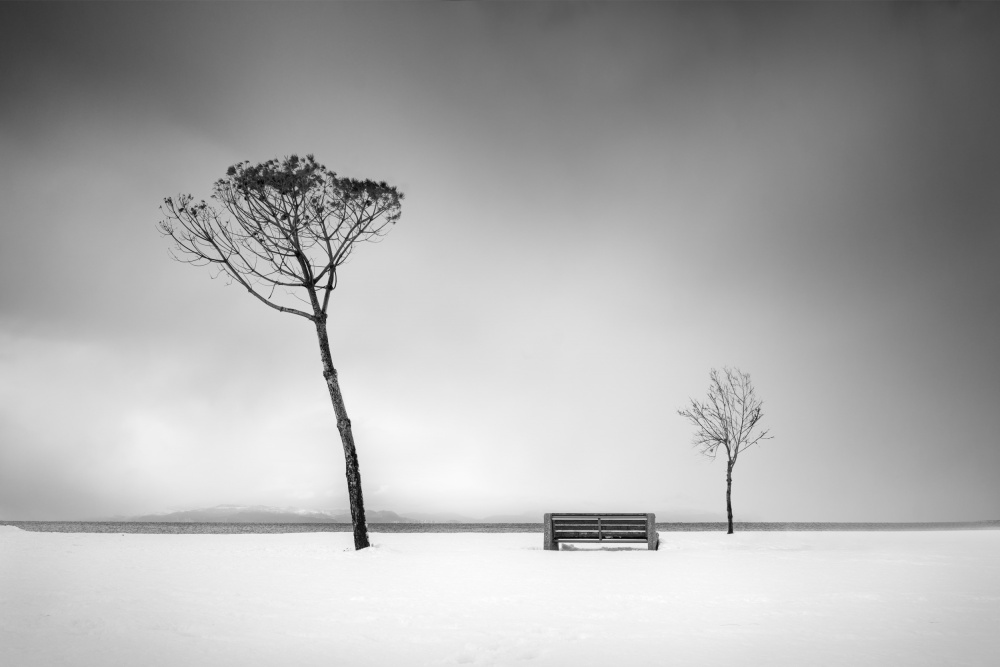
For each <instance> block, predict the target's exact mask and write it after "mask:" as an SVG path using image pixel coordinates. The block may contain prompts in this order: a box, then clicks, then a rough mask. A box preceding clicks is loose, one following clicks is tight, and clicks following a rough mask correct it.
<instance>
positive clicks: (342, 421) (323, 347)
mask: <svg viewBox="0 0 1000 667" xmlns="http://www.w3.org/2000/svg"><path fill="white" fill-rule="evenodd" d="M315 322H316V336H317V337H318V338H319V354H320V357H321V358H322V359H323V377H324V378H326V386H327V388H328V389H329V390H330V400H331V401H332V402H333V411H334V413H336V415H337V430H338V431H340V441H341V443H342V444H343V445H344V460H345V462H346V467H347V471H346V472H347V495H348V498H349V499H350V503H351V523H352V525H353V526H354V548H355V549H364V548H366V547H368V546H370V545H369V543H368V525H367V524H366V522H365V500H364V497H363V496H362V494H361V470H360V469H359V468H358V452H357V449H355V447H354V434H353V433H352V432H351V420H350V419H348V418H347V408H346V407H344V396H343V394H341V393H340V383H339V382H338V381H337V369H336V368H334V367H333V357H331V355H330V338H329V336H328V335H327V331H326V316H325V315H321V316H318V317H317V318H316V320H315Z"/></svg>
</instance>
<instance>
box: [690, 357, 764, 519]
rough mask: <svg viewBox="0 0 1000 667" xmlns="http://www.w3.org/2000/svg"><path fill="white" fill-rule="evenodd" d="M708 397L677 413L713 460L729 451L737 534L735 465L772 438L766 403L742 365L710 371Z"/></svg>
mask: <svg viewBox="0 0 1000 667" xmlns="http://www.w3.org/2000/svg"><path fill="white" fill-rule="evenodd" d="M709 380H710V382H709V386H708V400H706V401H698V400H695V399H693V398H692V399H691V404H690V405H689V406H688V407H687V408H684V409H683V410H678V411H677V414H679V415H680V416H681V417H684V418H686V419H687V420H688V421H690V422H691V423H692V424H693V425H694V427H695V434H694V440H693V444H694V446H695V448H696V449H698V451H699V452H701V453H702V454H704V455H705V456H707V457H709V458H710V459H712V460H713V461H714V460H715V457H716V455H717V454H718V453H719V452H720V451H722V452H725V454H726V515H727V516H728V518H729V530H728V531H727V534H729V535H732V534H733V468H734V467H735V466H736V460H737V458H738V457H739V455H740V454H742V453H743V452H744V451H746V450H747V449H749V448H750V447H753V446H754V445H756V444H757V443H758V442H760V441H761V440H770V439H771V437H772V436H771V435H769V433H770V430H769V429H761V428H760V420H761V419H762V418H763V417H764V411H763V409H762V405H763V403H762V402H761V400H760V399H759V398H758V397H757V392H755V391H754V388H753V384H752V383H751V382H750V375H749V374H748V373H744V372H743V371H741V370H740V369H738V368H735V369H734V368H723V369H722V373H721V374H720V373H719V372H718V371H717V370H715V369H714V368H713V369H712V370H711V372H710V373H709Z"/></svg>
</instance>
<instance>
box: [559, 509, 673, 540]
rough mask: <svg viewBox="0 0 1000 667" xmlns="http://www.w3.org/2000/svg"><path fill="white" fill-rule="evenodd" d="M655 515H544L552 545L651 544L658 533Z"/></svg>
mask: <svg viewBox="0 0 1000 667" xmlns="http://www.w3.org/2000/svg"><path fill="white" fill-rule="evenodd" d="M655 525H656V517H655V515H653V514H570V513H552V514H546V515H545V529H546V532H547V533H548V534H550V535H551V541H552V542H554V543H555V542H648V541H649V540H650V539H651V535H652V534H655V531H656V528H655Z"/></svg>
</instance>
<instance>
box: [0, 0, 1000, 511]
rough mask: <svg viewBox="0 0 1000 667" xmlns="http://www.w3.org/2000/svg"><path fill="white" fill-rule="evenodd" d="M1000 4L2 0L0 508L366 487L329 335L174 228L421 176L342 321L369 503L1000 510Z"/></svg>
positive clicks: (345, 368) (340, 342)
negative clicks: (718, 417)
mask: <svg viewBox="0 0 1000 667" xmlns="http://www.w3.org/2000/svg"><path fill="white" fill-rule="evenodd" d="M998 34H1000V5H995V4H970V5H944V4H919V5H896V4H892V5H889V4H874V5H873V4H864V5H859V4H848V5H843V4H839V3H838V4H824V5H815V4H808V5H790V4H784V3H782V4H775V5H767V4H758V3H748V4H746V5H743V4H739V5H733V4H712V5H703V4H688V3H684V4H652V3H642V4H628V3H609V4H602V5H589V4H586V5H585V4H570V3H558V4H552V5H545V4H533V5H527V4H522V3H510V4H508V3H502V4H493V5H486V6H483V5H469V4H446V5H445V4H433V5H428V4H383V3H377V4H374V5H367V4H366V5H361V4H329V5H328V4H323V5H299V4H284V3H282V4H235V3H214V4H208V5H200V4H198V5H195V4H189V3H184V4H174V3H170V4H151V3H135V4H107V5H105V4H99V5H98V4H84V3H80V4H68V5H63V4H55V3H42V4H31V5H28V4H14V3H2V4H0V91H2V92H0V156H2V157H0V201H2V202H3V206H2V207H0V518H6V519H85V518H92V517H99V516H108V515H114V514H123V515H124V514H135V513H141V512H149V511H159V510H167V509H183V508H191V507H199V506H205V505H215V504H219V503H237V504H255V503H262V504H270V505H279V506H285V505H291V506H298V507H305V508H316V509H328V508H342V507H346V505H347V499H346V485H345V482H344V473H343V454H342V450H341V447H340V443H339V439H338V436H337V432H336V425H335V422H334V417H333V412H332V408H331V407H330V404H329V398H328V396H327V394H326V391H325V387H324V385H323V379H322V376H321V370H320V364H319V354H318V350H317V348H316V343H315V334H314V332H313V331H312V329H311V325H310V324H309V323H308V322H305V321H304V320H302V319H301V318H295V317H290V316H285V315H281V314H279V313H276V312H274V311H271V310H270V309H267V308H264V307H263V306H262V305H261V304H259V303H258V302H256V301H255V300H253V299H252V298H250V297H249V296H248V295H247V294H246V293H245V292H242V291H241V290H240V289H238V288H236V287H233V286H226V285H225V284H224V282H223V281H222V280H214V281H213V280H211V279H210V275H209V273H208V271H207V270H204V269H201V270H196V269H193V268H190V267H187V266H183V265H180V264H177V263H176V262H173V261H171V260H170V258H169V256H168V254H167V247H168V244H167V242H166V241H165V240H164V239H163V238H161V237H160V236H159V235H158V234H157V232H156V229H155V223H156V222H157V221H158V220H159V219H160V213H159V211H158V208H157V207H158V205H159V203H160V201H161V200H162V198H163V197H166V196H170V195H176V194H177V193H181V192H189V193H191V194H193V195H195V196H196V197H197V198H203V197H207V196H208V195H209V194H210V187H211V184H212V182H213V181H214V180H215V179H217V178H219V177H220V176H222V175H223V174H224V172H225V169H226V168H227V167H228V166H229V165H230V164H233V163H235V162H238V161H241V160H251V161H262V160H266V159H269V158H272V157H280V156H283V155H287V154H290V153H299V154H305V153H314V154H315V155H316V157H317V159H318V160H319V161H320V162H323V163H324V164H326V165H327V166H328V167H330V168H331V169H334V170H335V171H337V172H338V173H340V174H342V175H345V176H354V177H369V178H375V179H385V180H387V181H389V182H390V183H392V184H394V185H396V186H398V187H399V188H401V189H402V190H403V191H404V192H405V193H406V200H405V202H404V207H403V217H402V220H401V221H400V222H399V224H398V225H397V226H396V228H395V229H394V230H393V231H392V233H391V234H390V235H389V236H388V237H387V238H386V239H385V241H384V242H383V243H381V244H379V245H371V246H366V247H362V248H360V249H359V250H358V252H356V253H355V255H354V256H353V258H352V260H351V262H350V263H349V264H348V265H347V266H345V267H344V269H343V272H342V274H341V280H340V286H339V287H338V290H337V292H336V293H335V303H334V304H333V305H332V306H331V312H332V316H331V322H330V324H331V333H332V344H333V350H334V363H335V364H336V365H337V366H338V368H339V370H340V378H341V382H342V386H343V389H344V394H345V399H346V402H347V408H348V411H349V413H350V415H351V418H352V420H353V422H354V427H355V435H356V439H357V442H358V450H359V456H360V462H361V472H362V478H363V481H364V485H365V495H366V501H367V505H368V507H369V508H371V509H391V510H395V511H398V512H401V513H405V512H407V511H413V512H417V511H453V512H461V513H465V514H470V515H486V514H492V513H516V512H522V511H538V512H541V511H555V510H559V511H587V510H600V509H606V510H615V511H656V512H660V513H661V515H662V514H663V513H667V515H668V516H666V517H665V518H670V516H669V515H670V514H671V513H673V514H674V515H676V516H678V517H680V516H682V515H683V516H689V517H694V516H696V515H697V513H699V512H704V513H714V514H715V515H716V516H717V517H719V518H721V517H722V516H723V515H724V511H725V499H724V491H725V482H724V478H725V466H724V464H723V463H722V462H721V461H716V462H715V463H711V462H709V461H707V460H705V459H703V458H700V457H699V455H698V454H697V453H696V452H695V450H694V449H693V448H692V447H691V445H690V439H691V429H690V428H689V426H688V425H687V424H686V423H685V422H684V421H683V420H682V419H681V418H680V417H678V416H677V414H676V410H677V409H678V408H679V407H682V406H683V405H684V404H685V402H686V401H687V398H688V397H689V396H695V397H700V396H703V395H704V394H705V391H706V389H707V385H708V372H709V369H710V368H712V367H713V366H714V367H721V366H722V365H726V364H728V365H735V366H738V367H740V368H742V369H743V370H746V371H748V372H749V373H750V374H751V376H752V377H753V380H754V384H755V385H756V387H757V389H758V392H759V393H760V395H761V396H762V397H763V399H764V402H765V403H764V407H765V413H766V417H765V423H766V425H768V426H770V427H771V428H772V430H773V433H774V436H775V438H774V439H773V440H771V441H768V442H767V443H765V444H763V445H761V446H760V447H759V448H756V449H755V450H750V451H748V452H747V453H746V455H745V457H743V458H741V459H740V461H739V463H738V465H737V468H736V470H735V473H734V492H733V493H734V506H735V511H736V518H737V520H740V519H744V520H754V519H756V520H772V521H780V520H793V521H794V520H805V521H807V520H818V521H824V520H826V521H837V520H847V521H850V520H887V521H920V520H974V519H987V518H994V519H995V518H1000V486H998V485H997V484H996V478H997V476H998V472H1000V435H998V434H1000V409H998V408H1000V352H998V345H997V344H996V342H995V340H996V338H997V337H998V336H997V331H998V324H1000V316H998V312H1000V309H998V302H1000V263H998V261H997V256H998V250H1000V188H998V187H997V180H998V177H1000V162H998V158H997V156H998V155H1000V124H998V122H997V119H998V118H1000V40H997V39H996V36H997V35H998Z"/></svg>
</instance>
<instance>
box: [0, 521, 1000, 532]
mask: <svg viewBox="0 0 1000 667" xmlns="http://www.w3.org/2000/svg"><path fill="white" fill-rule="evenodd" d="M0 525H7V526H17V527H18V528H22V529H24V530H31V531H36V532H48V533H170V534H182V533H183V534H197V533H211V534H238V533H349V532H351V524H349V523H207V522H206V523H181V522H178V523H169V522H152V521H149V522H145V521H144V522H135V521H0ZM733 526H734V529H735V530H736V531H737V532H743V531H796V530H810V531H814V530H848V531H861V530H997V529H1000V521H962V522H934V523H829V522H810V523H803V522H791V523H778V522H740V521H737V522H735V523H734V524H733ZM656 529H657V530H658V531H660V532H719V531H722V532H724V531H725V530H726V523H725V522H717V523H711V522H710V523H657V524H656ZM368 530H369V531H371V532H373V533H541V532H542V524H541V523H370V524H368Z"/></svg>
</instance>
